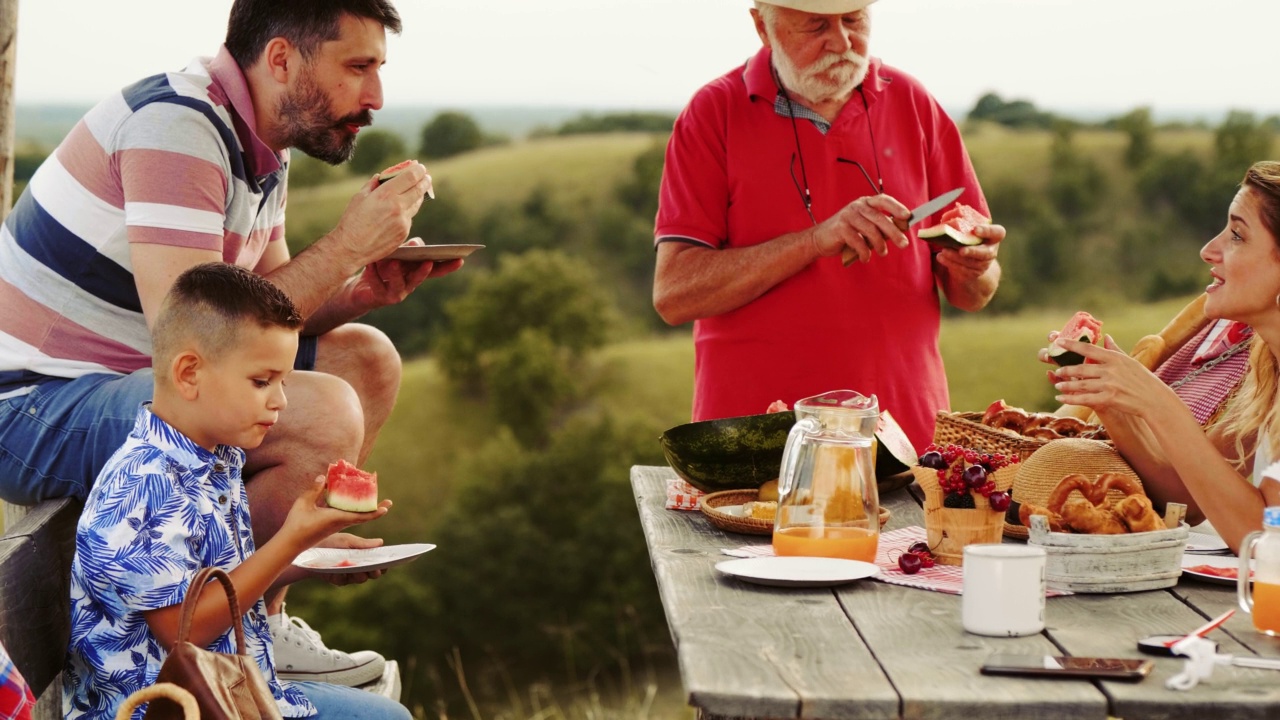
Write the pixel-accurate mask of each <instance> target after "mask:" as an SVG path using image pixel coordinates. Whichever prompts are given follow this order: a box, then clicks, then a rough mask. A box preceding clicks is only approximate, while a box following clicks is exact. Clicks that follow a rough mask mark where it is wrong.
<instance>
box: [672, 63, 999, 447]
mask: <svg viewBox="0 0 1280 720" xmlns="http://www.w3.org/2000/svg"><path fill="white" fill-rule="evenodd" d="M769 58H770V51H769V49H768V48H763V49H761V50H760V52H759V53H757V54H756V55H755V57H753V58H751V59H750V60H749V61H748V62H747V63H746V65H745V66H743V67H741V68H738V69H735V70H733V71H732V72H730V73H728V74H726V75H724V76H723V77H721V78H719V79H717V80H714V81H712V82H711V83H709V84H708V85H706V86H705V87H703V88H702V89H701V90H699V91H698V93H697V94H696V95H695V96H694V97H693V100H691V101H690V103H689V105H688V106H687V107H686V108H685V109H684V111H683V112H682V113H681V114H680V117H679V118H678V119H677V120H676V124H675V129H674V131H673V133H672V136H671V140H670V143H669V144H668V146H667V155H666V166H665V168H664V170H663V176H662V190H661V194H660V196H659V206H658V217H657V223H656V230H655V238H656V240H658V241H661V240H663V239H668V238H673V237H678V238H687V239H689V240H693V241H696V242H699V243H703V244H706V245H708V246H710V247H714V248H724V247H745V246H749V245H755V244H757V243H762V242H767V241H769V240H772V239H774V238H776V237H778V236H780V235H784V234H786V233H789V232H794V231H796V230H800V229H802V228H805V227H808V226H811V225H812V222H811V221H810V220H809V217H808V216H807V215H806V214H805V210H804V204H803V202H802V200H801V193H800V191H799V190H798V189H797V187H796V182H795V181H793V180H792V173H791V165H792V157H793V155H795V152H796V139H795V136H794V135H793V132H792V125H791V120H790V119H789V118H788V117H787V116H786V115H779V114H778V113H777V112H775V110H774V100H775V97H776V96H777V92H778V88H777V85H776V84H775V82H774V79H773V74H772V72H771V71H770V66H769ZM862 89H863V92H864V93H865V97H866V107H865V109H864V106H863V102H862V98H861V97H859V94H858V93H854V96H853V98H852V99H851V100H850V101H849V102H848V103H847V104H846V105H845V106H844V108H843V109H842V110H841V112H840V115H839V117H837V118H836V120H835V122H834V123H833V124H832V126H831V128H830V130H829V131H828V132H827V133H826V134H825V135H824V134H823V133H821V132H820V131H819V130H818V129H817V128H816V127H815V126H814V125H813V123H811V122H809V121H807V120H804V119H797V121H796V128H797V129H798V131H799V136H800V137H799V145H800V148H801V154H802V155H803V158H804V163H805V170H806V172H807V175H808V180H809V187H810V190H811V194H812V198H813V214H814V217H816V218H817V220H818V222H822V221H823V220H825V219H826V218H828V217H830V216H831V215H832V214H834V213H835V212H836V211H837V210H839V209H840V208H842V207H844V206H845V205H846V204H848V203H850V202H852V201H854V200H856V199H858V198H859V197H862V196H865V195H871V194H874V192H875V191H874V190H873V189H872V188H871V187H870V186H869V185H868V184H867V181H866V180H865V179H864V178H863V177H862V173H860V172H859V171H858V169H857V168H856V167H855V166H853V165H850V164H847V163H838V162H836V158H846V159H850V160H857V161H858V162H860V163H861V164H862V166H863V167H865V168H866V169H867V172H868V173H870V174H871V176H872V177H873V178H875V177H876V162H875V155H876V154H877V153H878V155H879V167H880V170H881V171H882V172H883V178H884V188H885V192H886V193H888V194H889V195H892V196H893V197H895V198H897V199H898V200H899V201H900V202H902V203H903V204H904V205H906V206H907V207H909V208H910V207H915V206H917V205H920V204H921V203H923V202H925V201H926V200H928V199H929V198H931V197H934V196H936V195H938V194H940V193H943V192H945V191H947V190H950V189H952V188H955V187H960V186H963V187H964V188H965V193H964V195H962V196H961V198H960V201H961V202H964V203H966V204H968V205H971V206H973V207H975V208H977V209H978V210H979V211H981V212H982V213H983V214H989V212H988V210H987V205H986V200H985V199H984V198H983V196H982V190H981V188H980V187H979V186H978V180H977V177H976V176H975V174H974V171H973V166H972V165H971V164H970V162H969V156H968V154H967V153H966V152H965V149H964V145H963V143H962V141H961V139H960V133H959V131H958V130H957V129H956V126H955V123H953V122H952V121H951V119H950V118H949V117H947V115H946V113H945V112H943V110H942V108H941V106H939V105H938V103H937V101H935V100H934V99H933V97H932V96H931V95H929V93H928V92H926V91H925V89H924V88H923V87H922V86H921V85H920V83H919V82H918V81H917V80H916V79H915V78H912V77H911V76H909V75H906V74H905V73H902V72H900V71H898V70H895V69H893V68H890V67H886V66H884V65H882V64H881V63H880V62H879V60H875V59H873V60H872V62H871V67H870V71H869V73H868V75H867V79H866V80H865V81H864V82H863V84H862ZM872 135H874V145H873V140H872ZM873 146H874V150H873ZM795 176H796V178H800V167H799V162H798V161H796V164H795ZM800 182H801V183H803V181H800ZM934 220H936V218H935V219H930V220H926V221H924V222H923V223H921V224H920V225H917V226H915V227H913V228H912V229H911V231H910V233H909V237H910V238H911V240H912V242H911V244H910V246H909V247H908V248H907V249H906V250H898V249H896V248H891V249H890V251H889V255H888V256H887V257H883V258H880V257H877V258H874V259H873V260H872V261H871V262H870V263H866V264H861V263H857V264H855V265H853V266H850V267H844V266H843V265H841V263H840V258H839V256H836V257H828V258H822V259H820V260H818V261H817V262H814V263H813V264H811V265H810V266H809V267H807V268H805V269H804V270H802V271H800V272H799V273H796V274H795V275H794V276H792V277H790V278H788V279H787V280H785V281H783V282H781V283H779V284H778V285H777V286H775V287H774V288H773V289H772V290H770V291H769V292H767V293H765V294H764V295H763V296H761V297H760V298H759V299H757V300H755V301H754V302H751V303H748V304H747V305H745V306H743V307H741V308H738V309H737V310H734V311H731V312H728V313H725V314H723V315H719V316H716V317H710V318H705V319H702V320H698V321H696V322H695V323H694V330H693V336H694V345H695V348H696V353H697V356H696V364H695V370H694V401H693V419H694V420H705V419H711V418H720V417H732V416H737V415H751V414H755V413H762V412H764V411H765V409H766V408H767V407H768V405H769V403H770V402H772V401H774V400H779V399H780V400H784V401H786V402H787V403H788V404H790V403H794V402H795V401H796V400H799V399H801V398H804V397H808V396H810V395H816V394H818V393H822V392H825V391H828V390H838V389H842V388H848V389H852V390H857V391H859V392H861V393H864V394H871V393H874V394H876V395H877V396H878V397H879V400H880V407H881V408H882V409H887V410H889V411H891V412H892V413H893V416H894V417H895V418H896V419H897V420H898V421H899V423H901V425H902V427H903V429H904V430H905V431H906V433H907V435H908V437H910V438H911V441H912V443H913V444H915V445H916V447H917V448H918V449H919V448H923V447H924V446H925V445H927V444H928V443H929V442H931V441H932V438H933V425H934V415H935V414H936V413H937V411H938V410H943V409H947V408H948V407H949V403H948V397H947V379H946V375H945V374H944V372H943V367H942V357H941V355H940V354H939V352H938V324H939V317H940V308H939V298H938V291H937V287H936V282H935V279H934V276H933V265H932V256H931V251H930V246H929V245H927V244H926V243H924V242H922V241H920V240H918V239H916V237H915V231H916V230H918V229H919V228H921V227H927V226H928V225H931V224H933V222H934Z"/></svg>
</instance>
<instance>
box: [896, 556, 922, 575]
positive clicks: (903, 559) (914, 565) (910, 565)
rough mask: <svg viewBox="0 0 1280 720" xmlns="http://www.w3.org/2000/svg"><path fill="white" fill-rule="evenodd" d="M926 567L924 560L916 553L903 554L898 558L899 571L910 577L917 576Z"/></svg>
mask: <svg viewBox="0 0 1280 720" xmlns="http://www.w3.org/2000/svg"><path fill="white" fill-rule="evenodd" d="M922 567H924V560H921V559H920V556H919V555H916V554H915V553H902V554H901V555H899V556H898V569H900V570H902V572H904V573H906V574H908V575H915V574H916V573H918V572H920V568H922Z"/></svg>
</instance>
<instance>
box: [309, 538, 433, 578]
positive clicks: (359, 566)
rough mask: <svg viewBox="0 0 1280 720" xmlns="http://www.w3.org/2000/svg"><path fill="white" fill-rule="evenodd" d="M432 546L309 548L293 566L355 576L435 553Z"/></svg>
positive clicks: (415, 544)
mask: <svg viewBox="0 0 1280 720" xmlns="http://www.w3.org/2000/svg"><path fill="white" fill-rule="evenodd" d="M435 549H436V546H435V545H429V544H427V543H409V544H407V545H383V546H382V547H376V548H367V549H345V548H311V549H310V550H304V551H302V552H300V553H298V557H296V558H294V560H293V564H294V565H297V566H298V567H301V568H306V569H308V570H316V571H318V572H324V573H355V572H369V571H371V570H381V569H383V568H389V567H391V566H393V565H401V564H403V563H407V562H409V561H410V560H412V559H414V558H416V557H418V556H419V555H421V554H423V553H425V552H430V551H432V550H435Z"/></svg>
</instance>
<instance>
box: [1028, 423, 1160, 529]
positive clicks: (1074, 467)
mask: <svg viewBox="0 0 1280 720" xmlns="http://www.w3.org/2000/svg"><path fill="white" fill-rule="evenodd" d="M1074 473H1079V474H1081V475H1084V476H1086V477H1088V478H1090V479H1093V478H1095V477H1097V476H1098V475H1101V474H1103V473H1119V474H1121V475H1125V476H1127V477H1130V478H1133V480H1134V481H1135V482H1137V483H1138V484H1139V485H1141V484H1142V481H1141V480H1139V479H1138V474H1137V473H1136V472H1134V471H1133V468H1131V467H1129V463H1127V462H1125V461H1124V458H1122V457H1120V453H1119V452H1117V451H1116V449H1115V447H1113V446H1112V445H1111V443H1108V442H1104V441H1102V440H1084V439H1082V438H1062V439H1061V440H1054V441H1053V442H1050V443H1048V444H1047V445H1046V446H1045V447H1044V448H1042V449H1041V450H1040V451H1039V452H1037V453H1036V454H1035V456H1034V457H1030V458H1027V459H1026V460H1024V461H1023V462H1021V463H1018V471H1017V477H1016V478H1015V479H1014V481H1013V502H1012V503H1011V504H1010V505H1009V512H1008V513H1007V514H1006V516H1005V523H1004V534H1005V537H1011V538H1021V539H1026V537H1027V528H1026V527H1024V526H1023V525H1021V524H1019V523H1018V505H1019V504H1021V503H1031V504H1032V505H1039V506H1040V507H1044V505H1045V503H1046V502H1047V501H1048V499H1049V494H1050V493H1052V492H1053V489H1054V488H1056V487H1057V486H1058V483H1059V482H1062V478H1064V477H1066V476H1067V475H1071V474H1074ZM1107 497H1109V498H1110V499H1112V500H1119V499H1120V498H1122V497H1124V494H1123V493H1121V492H1120V491H1119V490H1112V491H1111V492H1110V493H1108V495H1107Z"/></svg>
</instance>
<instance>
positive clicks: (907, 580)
mask: <svg viewBox="0 0 1280 720" xmlns="http://www.w3.org/2000/svg"><path fill="white" fill-rule="evenodd" d="M924 539H925V533H924V528H922V527H920V526H919V525H912V526H911V527H904V528H898V529H897V530H890V531H889V532H886V533H881V535H880V545H879V547H878V548H877V550H876V565H877V566H878V567H879V568H880V574H879V575H876V576H875V578H874V579H876V580H879V581H880V582H886V583H890V584H892V585H905V586H906V587H913V588H919V589H921V590H933V591H934V592H943V593H949V594H951V595H960V594H962V592H963V590H964V567H963V566H961V565H934V566H933V567H931V568H922V569H921V570H920V572H918V573H916V574H915V575H908V574H906V573H904V572H902V570H900V569H899V568H898V556H899V555H901V554H902V553H904V552H906V551H907V548H909V547H911V546H912V544H914V543H918V542H921V541H923V540H924ZM721 552H724V553H725V554H726V555H733V556H735V557H770V556H772V555H773V554H774V552H773V546H772V545H744V546H742V547H740V548H734V549H733V550H723V551H721ZM1071 594H1072V593H1071V592H1070V591H1068V590H1054V589H1052V588H1046V589H1045V594H1044V596H1045V597H1057V596H1059V595H1071Z"/></svg>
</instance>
